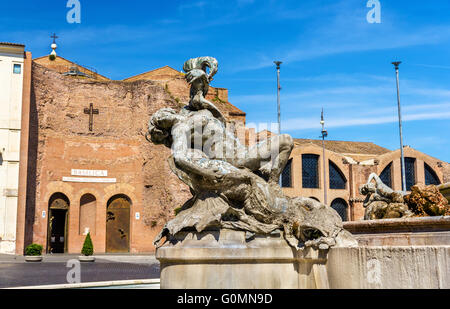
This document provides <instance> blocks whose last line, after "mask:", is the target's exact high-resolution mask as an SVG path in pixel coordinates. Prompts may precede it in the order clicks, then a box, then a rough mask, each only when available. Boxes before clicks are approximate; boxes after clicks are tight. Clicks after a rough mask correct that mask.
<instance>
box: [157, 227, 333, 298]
mask: <svg viewBox="0 0 450 309" xmlns="http://www.w3.org/2000/svg"><path fill="white" fill-rule="evenodd" d="M156 258H157V259H158V260H159V262H160V263H161V288H162V289H302V288H305V289H308V288H309V289H315V288H329V283H328V279H327V273H326V267H325V263H326V251H316V250H311V249H305V250H293V249H292V248H291V247H289V246H288V244H287V243H286V241H285V240H284V239H283V238H282V236H281V235H280V234H274V235H271V236H255V237H254V238H251V239H246V233H245V232H237V231H230V230H221V231H208V232H203V233H196V232H192V233H178V234H177V236H176V239H172V241H171V242H170V243H169V242H168V243H166V244H165V245H164V246H162V247H161V248H159V249H158V250H157V252H156Z"/></svg>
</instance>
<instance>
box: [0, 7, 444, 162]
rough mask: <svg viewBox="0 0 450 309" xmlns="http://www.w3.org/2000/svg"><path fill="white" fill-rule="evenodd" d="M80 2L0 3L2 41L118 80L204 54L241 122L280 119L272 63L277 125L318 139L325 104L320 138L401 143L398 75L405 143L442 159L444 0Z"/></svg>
mask: <svg viewBox="0 0 450 309" xmlns="http://www.w3.org/2000/svg"><path fill="white" fill-rule="evenodd" d="M379 1H380V3H381V23H380V24H375V23H374V24H370V23H368V22H367V19H366V15H367V13H368V12H369V11H370V8H367V6H366V4H367V0H342V1H339V0H336V1H333V0H302V1H300V0H295V1H285V0H277V1H275V0H227V1H222V0H200V1H196V0H193V1H180V0H167V1H152V0H145V1H140V0H133V1H111V0H108V1H106V0H100V1H94V0H89V1H88V0H80V3H81V23H80V24H69V23H67V20H66V15H67V12H68V11H69V10H70V9H69V8H66V3H67V1H66V0H58V1H56V0H40V1H32V0H26V1H8V2H7V1H3V3H2V7H3V9H2V10H1V11H0V41H11V42H20V43H23V44H26V48H27V50H29V51H31V52H32V53H33V57H40V56H43V55H47V54H49V52H50V51H51V50H50V43H51V39H50V38H49V36H50V34H51V33H53V32H56V33H57V35H58V36H59V37H60V38H59V39H58V41H57V43H58V45H59V48H58V50H57V52H58V54H59V55H61V56H63V57H65V58H67V59H70V60H73V61H75V62H78V63H80V64H81V65H86V66H90V67H94V68H95V69H96V70H97V71H98V72H99V73H100V74H103V75H105V76H107V77H110V78H112V79H123V78H126V77H129V76H133V75H136V74H139V73H142V72H145V71H148V70H151V69H154V68H157V67H161V66H164V65H170V66H172V67H173V68H176V69H178V70H181V69H182V65H183V63H184V61H185V60H187V59H189V58H192V57H197V56H206V55H208V56H213V57H216V58H217V59H218V60H219V73H218V74H217V75H216V77H215V80H214V81H213V84H212V85H213V86H216V87H225V88H228V89H229V99H230V102H232V103H233V104H235V105H236V106H238V107H239V108H241V109H242V110H244V111H245V112H246V113H247V121H248V123H253V124H259V123H271V122H276V121H277V107H276V72H275V66H274V64H273V60H281V61H283V64H282V68H281V84H282V88H283V89H282V93H281V104H282V107H281V111H282V132H283V133H289V134H291V135H292V136H294V137H297V138H318V137H319V135H320V123H319V121H320V112H321V109H322V107H323V108H324V109H325V120H326V126H327V128H328V131H329V139H332V140H351V141H368V142H374V143H376V144H378V145H380V146H383V147H386V148H389V149H391V150H394V149H398V148H399V133H398V123H397V102H396V88H395V72H394V67H393V66H392V64H391V62H392V61H394V60H401V61H403V63H402V64H401V66H400V88H401V100H402V109H403V118H404V122H403V126H404V144H405V145H409V146H411V147H413V148H416V149H418V150H420V151H423V152H425V153H428V154H430V155H432V156H434V157H437V158H439V159H441V160H444V161H447V162H449V161H450V147H448V145H449V139H450V134H449V131H450V125H449V120H450V83H449V81H450V57H449V54H450V53H449V52H450V13H449V12H450V1H448V0H433V1H428V2H426V1H409V0H395V1H394V0H379Z"/></svg>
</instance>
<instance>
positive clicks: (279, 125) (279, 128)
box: [274, 61, 283, 188]
mask: <svg viewBox="0 0 450 309" xmlns="http://www.w3.org/2000/svg"><path fill="white" fill-rule="evenodd" d="M274 63H275V64H276V66H277V106H278V134H281V106H280V90H281V86H280V65H281V64H282V63H283V62H281V61H274ZM282 176H283V173H281V175H280V179H279V180H278V184H279V185H280V187H281V188H282V187H283V182H282Z"/></svg>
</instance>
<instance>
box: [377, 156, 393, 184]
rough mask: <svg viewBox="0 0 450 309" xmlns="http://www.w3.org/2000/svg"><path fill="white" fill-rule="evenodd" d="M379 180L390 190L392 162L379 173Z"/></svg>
mask: <svg viewBox="0 0 450 309" xmlns="http://www.w3.org/2000/svg"><path fill="white" fill-rule="evenodd" d="M380 179H381V181H382V182H383V183H384V184H385V185H386V186H388V187H389V188H392V162H391V163H389V165H388V166H386V168H385V169H384V170H383V171H382V172H381V174H380Z"/></svg>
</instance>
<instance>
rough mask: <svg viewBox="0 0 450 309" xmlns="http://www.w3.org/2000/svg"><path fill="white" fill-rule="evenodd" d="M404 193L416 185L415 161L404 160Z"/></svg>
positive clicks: (411, 159) (412, 159)
mask: <svg viewBox="0 0 450 309" xmlns="http://www.w3.org/2000/svg"><path fill="white" fill-rule="evenodd" d="M405 176H406V191H411V187H412V186H414V185H415V184H416V159H415V158H405Z"/></svg>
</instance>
